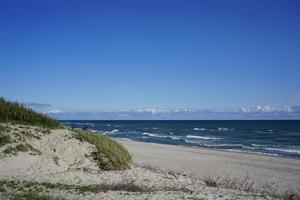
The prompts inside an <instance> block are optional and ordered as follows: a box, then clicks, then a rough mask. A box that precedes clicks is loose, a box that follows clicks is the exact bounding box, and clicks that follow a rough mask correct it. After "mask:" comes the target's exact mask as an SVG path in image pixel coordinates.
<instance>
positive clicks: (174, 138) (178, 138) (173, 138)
mask: <svg viewBox="0 0 300 200" xmlns="http://www.w3.org/2000/svg"><path fill="white" fill-rule="evenodd" d="M168 138H170V139H172V140H182V138H180V137H168Z"/></svg>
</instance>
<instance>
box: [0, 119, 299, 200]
mask: <svg viewBox="0 0 300 200" xmlns="http://www.w3.org/2000/svg"><path fill="white" fill-rule="evenodd" d="M0 125H1V127H2V131H4V132H2V137H3V136H9V137H10V138H11V141H8V142H7V143H6V144H5V145H2V146H1V147H0V189H1V191H0V199H10V198H11V197H15V195H23V196H24V195H25V196H26V195H32V191H34V192H35V193H34V195H35V196H37V197H42V196H45V195H46V196H50V197H51V198H52V199H55V198H63V199H82V200H86V199H111V200H118V199H128V200H129V199H136V200H144V199H153V200H155V199H168V200H173V199H182V200H183V199H210V200H215V199H218V200H225V199H227V200H228V199H245V200H246V199H256V200H259V199H261V200H262V199H292V200H294V199H297V198H298V194H297V192H298V191H299V185H300V179H299V177H300V176H299V175H300V167H299V166H300V160H297V159H288V158H279V157H270V156H262V155H255V154H246V153H236V152H225V151H221V150H212V149H205V148H193V147H184V146H176V145H166V144H154V143H143V142H133V141H124V140H117V142H116V140H112V139H110V138H109V137H106V136H101V135H99V134H97V133H90V132H84V131H82V130H80V129H72V128H67V127H64V128H60V129H45V128H40V127H35V126H26V125H16V124H13V123H3V124H0ZM78 131H79V132H78ZM79 134H81V135H82V136H84V135H90V136H92V135H93V139H96V138H98V137H101V138H102V139H101V140H103V141H105V140H104V138H106V140H110V141H111V142H112V143H113V144H114V145H120V144H122V145H123V146H124V147H125V148H126V149H127V150H128V151H129V153H130V154H131V157H132V161H133V162H130V166H128V167H126V168H124V169H122V170H118V169H114V170H106V169H103V168H100V167H99V163H98V162H97V160H96V157H92V155H95V153H97V148H98V147H97V145H96V144H93V143H90V142H87V141H85V140H82V139H80V138H79ZM104 146H105V143H103V147H104ZM118 148H121V146H120V147H118ZM115 149H116V148H115ZM102 152H105V151H102ZM111 152H112V151H111ZM99 155H100V156H103V155H104V154H103V153H102V154H101V152H100V154H99ZM111 155H113V154H111ZM119 158H120V157H119ZM119 158H117V157H114V158H113V160H117V159H119ZM104 161H106V162H107V163H110V162H111V161H112V159H109V158H106V160H104ZM286 192H289V193H287V195H286ZM293 195H294V196H293ZM290 197H292V198H290ZM294 197H295V198H294ZM51 198H50V199H51Z"/></svg>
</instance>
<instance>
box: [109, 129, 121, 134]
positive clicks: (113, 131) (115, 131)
mask: <svg viewBox="0 0 300 200" xmlns="http://www.w3.org/2000/svg"><path fill="white" fill-rule="evenodd" d="M117 132H119V130H118V129H113V130H112V131H111V133H117Z"/></svg>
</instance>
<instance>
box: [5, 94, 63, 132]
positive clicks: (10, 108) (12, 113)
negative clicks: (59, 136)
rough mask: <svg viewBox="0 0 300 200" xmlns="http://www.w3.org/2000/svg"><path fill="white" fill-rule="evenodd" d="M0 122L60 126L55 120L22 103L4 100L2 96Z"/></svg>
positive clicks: (50, 126)
mask: <svg viewBox="0 0 300 200" xmlns="http://www.w3.org/2000/svg"><path fill="white" fill-rule="evenodd" d="M0 122H16V123H20V124H28V125H35V126H42V127H47V128H60V127H61V124H60V123H59V122H58V121H57V120H55V119H52V118H50V117H48V116H46V115H44V114H41V113H37V112H35V111H34V110H32V109H29V108H25V107H24V106H23V105H22V104H19V103H13V102H9V101H6V100H5V99H4V98H0Z"/></svg>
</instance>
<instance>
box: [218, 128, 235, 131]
mask: <svg viewBox="0 0 300 200" xmlns="http://www.w3.org/2000/svg"><path fill="white" fill-rule="evenodd" d="M217 130H218V131H234V129H233V128H222V127H220V128H218V129H217Z"/></svg>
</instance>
